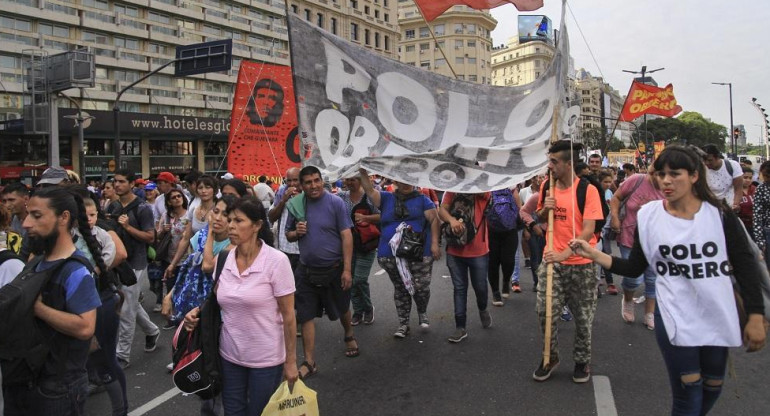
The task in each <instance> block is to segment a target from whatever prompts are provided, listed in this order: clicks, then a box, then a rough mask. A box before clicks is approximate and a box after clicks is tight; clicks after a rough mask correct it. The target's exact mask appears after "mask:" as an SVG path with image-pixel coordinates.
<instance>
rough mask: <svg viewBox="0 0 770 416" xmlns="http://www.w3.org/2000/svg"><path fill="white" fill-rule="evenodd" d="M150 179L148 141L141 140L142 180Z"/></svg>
mask: <svg viewBox="0 0 770 416" xmlns="http://www.w3.org/2000/svg"><path fill="white" fill-rule="evenodd" d="M149 177H150V139H148V138H146V137H145V138H142V178H149Z"/></svg>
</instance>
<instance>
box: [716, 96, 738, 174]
mask: <svg viewBox="0 0 770 416" xmlns="http://www.w3.org/2000/svg"><path fill="white" fill-rule="evenodd" d="M712 84H714V85H727V87H728V88H729V89H730V133H729V135H730V143H731V144H732V148H733V158H734V160H738V140H737V139H736V137H735V132H734V131H733V130H734V127H733V83H732V82H712Z"/></svg>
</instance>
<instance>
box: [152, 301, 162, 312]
mask: <svg viewBox="0 0 770 416" xmlns="http://www.w3.org/2000/svg"><path fill="white" fill-rule="evenodd" d="M162 310H163V306H162V305H161V304H160V303H156V304H155V306H153V308H152V311H153V312H160V311H162Z"/></svg>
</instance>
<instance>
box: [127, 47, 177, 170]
mask: <svg viewBox="0 0 770 416" xmlns="http://www.w3.org/2000/svg"><path fill="white" fill-rule="evenodd" d="M180 60H181V59H172V60H171V61H168V62H166V63H165V64H163V65H161V66H159V67H157V68H155V69H154V70H153V71H151V72H149V73H148V74H147V75H144V76H142V77H141V78H139V79H137V80H136V81H134V82H132V83H130V84H128V85H127V86H125V87H123V88H122V89H121V90H120V92H118V96H117V98H115V104H113V106H112V114H113V117H112V120H113V129H114V130H115V140H114V141H113V147H114V148H113V149H112V150H113V153H114V157H115V168H116V169H120V166H121V165H120V108H118V104H119V103H120V97H122V96H123V93H125V92H126V91H128V90H129V89H130V88H133V87H134V85H136V84H138V83H140V82H142V81H144V80H145V79H147V78H149V77H151V76H153V75H155V74H157V73H158V72H160V71H161V70H163V68H165V67H167V66H169V65H171V64H174V63H177V62H178V61H180Z"/></svg>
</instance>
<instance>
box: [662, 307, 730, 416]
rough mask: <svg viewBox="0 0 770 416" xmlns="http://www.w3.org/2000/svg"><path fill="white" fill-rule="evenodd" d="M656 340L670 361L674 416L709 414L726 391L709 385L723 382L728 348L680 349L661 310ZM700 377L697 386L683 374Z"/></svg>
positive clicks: (667, 361) (664, 355)
mask: <svg viewBox="0 0 770 416" xmlns="http://www.w3.org/2000/svg"><path fill="white" fill-rule="evenodd" d="M655 338H657V340H658V347H660V352H661V354H663V360H664V361H665V362H666V369H667V370H668V378H669V382H670V383H671V392H672V394H673V405H672V409H671V415H672V416H700V415H705V414H707V413H708V412H709V410H711V408H712V407H714V404H715V403H716V402H717V399H718V398H719V395H720V394H721V392H722V386H721V384H720V385H719V386H709V385H708V384H707V383H706V382H708V381H709V380H711V381H720V382H721V381H722V379H724V376H725V367H726V366H727V354H728V349H727V348H726V347H708V346H704V347H677V346H675V345H671V341H669V339H668V333H666V327H665V325H664V324H663V319H661V317H660V311H659V310H658V309H657V308H656V310H655ZM687 374H698V375H700V379H699V380H698V381H696V382H693V383H684V382H683V381H682V379H681V377H682V376H683V375H687Z"/></svg>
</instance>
